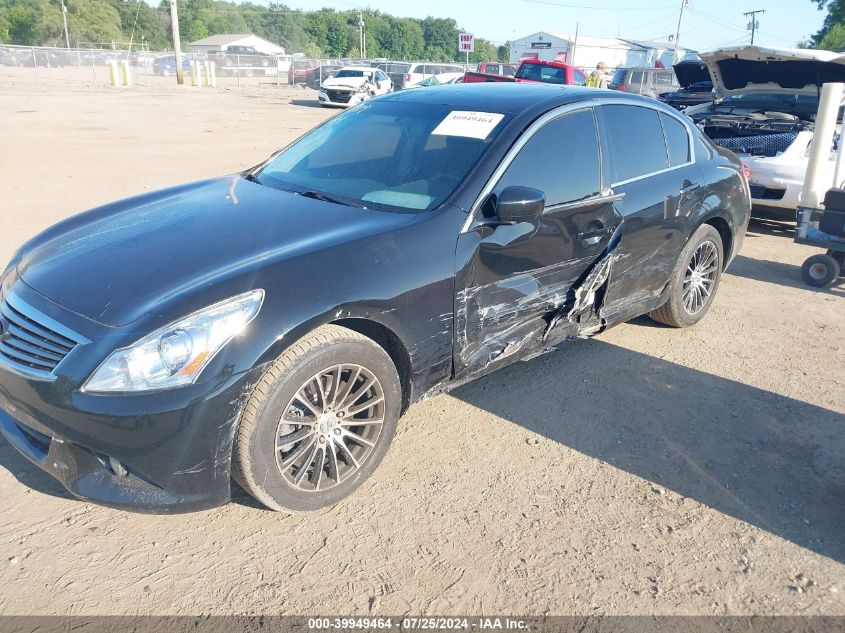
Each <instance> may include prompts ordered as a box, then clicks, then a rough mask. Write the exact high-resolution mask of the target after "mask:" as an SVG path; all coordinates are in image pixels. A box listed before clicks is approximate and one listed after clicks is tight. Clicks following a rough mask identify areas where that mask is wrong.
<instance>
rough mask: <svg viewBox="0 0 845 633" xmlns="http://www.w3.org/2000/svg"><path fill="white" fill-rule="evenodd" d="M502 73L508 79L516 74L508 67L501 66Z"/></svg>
mask: <svg viewBox="0 0 845 633" xmlns="http://www.w3.org/2000/svg"><path fill="white" fill-rule="evenodd" d="M502 71H503V74H505V75H507V76H508V77H513V76H514V75H515V74H516V71H515V70H514V69H513V68H511V67H510V66H502Z"/></svg>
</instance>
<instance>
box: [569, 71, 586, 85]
mask: <svg viewBox="0 0 845 633" xmlns="http://www.w3.org/2000/svg"><path fill="white" fill-rule="evenodd" d="M572 74H573V77H574V84H575V85H576V86H586V85H587V75H585V74H584V73H582V72H581V71H580V70H578V69H577V68H574V69H573V70H572Z"/></svg>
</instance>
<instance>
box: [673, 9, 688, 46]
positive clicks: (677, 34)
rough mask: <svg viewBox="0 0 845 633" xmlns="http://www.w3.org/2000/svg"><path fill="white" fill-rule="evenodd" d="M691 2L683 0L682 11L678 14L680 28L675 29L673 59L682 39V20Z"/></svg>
mask: <svg viewBox="0 0 845 633" xmlns="http://www.w3.org/2000/svg"><path fill="white" fill-rule="evenodd" d="M688 4H689V0H681V12H680V13H679V14H678V28H677V30H676V31H675V41H674V42H673V45H672V50H673V51H674V53H673V55H672V61H675V54H676V53H677V51H678V40H679V39H681V20H682V19H683V17H684V9H685V8H686V7H687V5H688Z"/></svg>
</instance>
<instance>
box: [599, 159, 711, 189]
mask: <svg viewBox="0 0 845 633" xmlns="http://www.w3.org/2000/svg"><path fill="white" fill-rule="evenodd" d="M694 164H695V163H694V162H690V163H683V164H681V165H675V166H673V167H667V168H666V169H658V170H657V171H651V172H649V173H647V174H643V175H642V176H635V177H634V178H628V179H627V180H620V181H619V182H614V183H613V184H612V185H610V186H611V187H621V186H622V185H627V184H630V183H632V182H637V181H638V180H643V179H644V178H651V177H652V176H659V175H660V174H666V173H669V172H670V171H675V170H676V169H681V168H682V167H689V166H690V165H694Z"/></svg>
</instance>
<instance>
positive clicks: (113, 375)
mask: <svg viewBox="0 0 845 633" xmlns="http://www.w3.org/2000/svg"><path fill="white" fill-rule="evenodd" d="M262 301H264V291H263V290H253V291H252V292H247V293H245V294H242V295H238V296H237V297H232V298H231V299H226V300H225V301H221V302H220V303H215V304H214V305H213V306H209V307H208V308H205V309H203V310H200V311H199V312H195V313H194V314H192V315H190V316H188V317H185V318H184V319H181V320H179V321H176V322H174V323H171V324H170V325H168V326H166V327H163V328H161V329H159V330H156V331H155V332H153V333H152V334H149V335H148V336H145V337H144V338H142V339H141V340H140V341H138V342H137V343H135V344H134V345H131V346H129V347H125V348H123V349H119V350H117V351H116V352H114V353H113V354H112V355H111V356H109V357H108V358H107V359H106V360H105V361H104V362H103V363H102V364H101V365H100V366H99V367H98V368H97V370H96V371H95V372H94V373H93V374H92V375H91V377H90V378H89V379H88V380H87V381H86V382H85V385H84V386H83V387H82V391H85V392H87V393H109V392H124V391H153V390H157V389H170V388H172V387H180V386H182V385H187V384H190V383H192V382H194V381H195V380H196V379H197V377H198V376H199V375H200V373H202V370H203V369H205V367H206V365H208V363H209V362H211V359H212V358H214V356H215V355H216V354H217V352H219V351H220V350H221V349H222V347H223V346H224V345H225V344H226V343H228V342H229V341H230V340H231V339H232V337H233V336H235V335H237V334H239V333H240V332H242V331H243V330H244V328H245V327H246V326H247V325H248V324H249V322H250V321H252V319H254V318H255V315H256V314H258V310H259V309H260V308H261V302H262Z"/></svg>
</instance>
